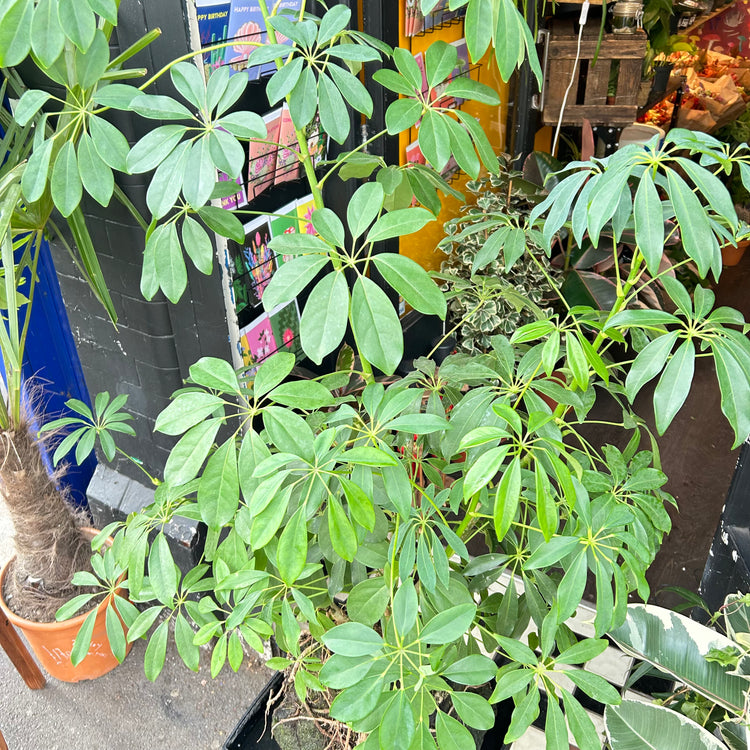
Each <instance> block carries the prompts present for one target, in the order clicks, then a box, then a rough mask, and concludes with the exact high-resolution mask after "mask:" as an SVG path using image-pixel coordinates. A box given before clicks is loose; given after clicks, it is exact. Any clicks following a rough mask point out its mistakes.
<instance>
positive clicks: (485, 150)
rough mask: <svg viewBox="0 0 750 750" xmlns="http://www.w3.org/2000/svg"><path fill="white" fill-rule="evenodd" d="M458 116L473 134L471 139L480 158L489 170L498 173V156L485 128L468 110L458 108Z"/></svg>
mask: <svg viewBox="0 0 750 750" xmlns="http://www.w3.org/2000/svg"><path fill="white" fill-rule="evenodd" d="M456 116H457V117H458V119H459V120H460V121H461V124H462V125H463V126H464V127H465V128H466V129H467V130H468V131H469V135H470V136H471V140H472V141H474V147H475V148H476V150H477V153H478V154H479V158H480V159H481V160H482V164H484V166H485V167H486V169H487V171H488V172H490V173H491V174H497V173H498V169H499V165H498V161H497V156H496V155H495V150H494V149H493V147H492V144H491V143H490V141H489V138H487V134H486V133H485V132H484V128H483V127H482V126H481V125H480V124H479V121H478V120H477V119H476V118H475V117H473V116H472V115H470V114H469V113H468V112H463V111H461V110H460V109H459V110H456Z"/></svg>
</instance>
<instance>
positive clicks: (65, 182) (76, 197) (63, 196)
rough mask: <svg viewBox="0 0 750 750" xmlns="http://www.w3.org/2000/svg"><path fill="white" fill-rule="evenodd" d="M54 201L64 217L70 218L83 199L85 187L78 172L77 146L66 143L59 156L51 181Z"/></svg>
mask: <svg viewBox="0 0 750 750" xmlns="http://www.w3.org/2000/svg"><path fill="white" fill-rule="evenodd" d="M50 187H51V189H52V200H53V202H54V204H55V207H56V208H57V210H58V211H59V212H60V213H61V214H62V215H63V216H66V217H67V216H70V215H71V214H72V213H73V211H74V210H75V209H76V208H77V207H78V204H79V203H80V202H81V198H82V197H83V185H82V183H81V176H80V173H79V171H78V159H77V157H76V150H75V145H74V144H73V142H72V141H66V142H65V143H64V144H63V147H62V148H61V149H60V151H59V153H58V154H57V159H55V164H54V166H53V167H52V178H51V180H50Z"/></svg>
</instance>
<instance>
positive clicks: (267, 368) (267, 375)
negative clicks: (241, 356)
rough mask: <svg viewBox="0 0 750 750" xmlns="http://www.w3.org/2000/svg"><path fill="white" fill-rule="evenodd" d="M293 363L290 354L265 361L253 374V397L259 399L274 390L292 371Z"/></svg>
mask: <svg viewBox="0 0 750 750" xmlns="http://www.w3.org/2000/svg"><path fill="white" fill-rule="evenodd" d="M294 362H295V357H294V354H292V353H291V352H278V353H276V354H273V355H271V356H270V357H268V358H267V359H265V360H264V361H263V364H262V365H261V366H260V367H259V368H258V371H257V372H256V373H255V380H254V381H253V395H255V396H256V398H259V397H260V396H264V395H265V394H266V393H268V392H269V391H271V390H273V389H274V388H276V386H278V385H279V384H280V383H282V382H283V381H284V380H285V379H286V377H287V376H288V375H289V373H290V372H291V371H292V370H293V369H294ZM316 385H317V384H316ZM321 387H322V386H321Z"/></svg>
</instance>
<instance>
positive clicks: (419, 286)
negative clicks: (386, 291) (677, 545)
mask: <svg viewBox="0 0 750 750" xmlns="http://www.w3.org/2000/svg"><path fill="white" fill-rule="evenodd" d="M389 215H390V214H389ZM372 262H373V264H374V265H375V267H376V268H377V269H378V271H380V273H381V274H382V276H383V278H384V279H385V280H386V282H388V284H389V285H390V286H391V287H392V288H393V289H394V290H395V291H397V292H398V293H399V294H400V295H401V296H402V297H403V298H404V300H405V301H406V303H407V304H408V305H411V306H412V307H413V308H414V309H415V310H418V311H419V312H421V313H424V314H425V315H437V316H438V317H439V318H440V319H441V320H443V319H444V318H445V315H446V309H447V307H446V301H445V296H444V295H443V293H442V292H441V291H440V287H438V285H437V284H436V283H435V282H434V281H433V279H432V278H431V277H430V275H429V274H428V273H427V271H425V270H424V269H423V268H422V267H421V266H420V265H419V264H418V263H416V262H415V261H413V260H412V259H411V258H408V257H407V256H405V255H400V254H398V253H379V254H378V255H376V256H374V257H373V259H372Z"/></svg>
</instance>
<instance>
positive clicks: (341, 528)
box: [328, 495, 358, 562]
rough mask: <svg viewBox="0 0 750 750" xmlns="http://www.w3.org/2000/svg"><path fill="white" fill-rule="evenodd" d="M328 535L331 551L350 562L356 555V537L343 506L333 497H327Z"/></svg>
mask: <svg viewBox="0 0 750 750" xmlns="http://www.w3.org/2000/svg"><path fill="white" fill-rule="evenodd" d="M328 533H329V534H330V535H331V544H332V545H333V551H334V552H335V553H336V554H337V555H339V556H340V557H343V558H344V560H346V561H347V562H352V560H354V556H355V555H356V554H357V546H358V545H357V535H356V533H355V531H354V527H353V526H352V523H351V521H350V520H349V518H348V516H347V515H346V512H345V511H344V508H343V506H342V505H341V503H340V502H339V500H338V499H337V498H336V497H335V496H334V495H329V496H328Z"/></svg>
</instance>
